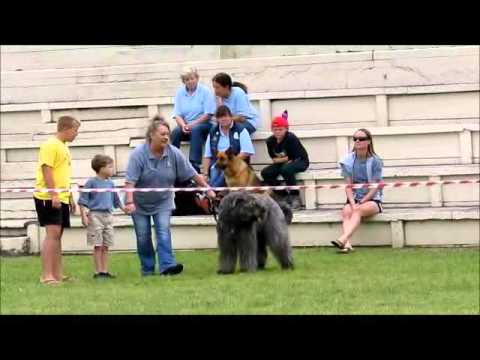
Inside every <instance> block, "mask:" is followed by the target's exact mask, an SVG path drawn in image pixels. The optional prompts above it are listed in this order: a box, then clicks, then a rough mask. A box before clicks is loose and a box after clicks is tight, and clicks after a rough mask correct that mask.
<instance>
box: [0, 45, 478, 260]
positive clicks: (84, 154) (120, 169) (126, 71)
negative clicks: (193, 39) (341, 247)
mask: <svg viewBox="0 0 480 360" xmlns="http://www.w3.org/2000/svg"><path fill="white" fill-rule="evenodd" d="M478 56H479V47H478V46H462V47H443V48H427V49H412V50H410V49H409V50H394V51H384V50H379V51H368V52H356V53H342V54H320V55H308V56H287V57H268V58H249V59H230V60H208V59H202V60H201V61H197V62H186V61H184V62H164V63H162V62H161V60H160V61H159V63H155V64H141V65H140V64H138V65H135V64H129V65H117V66H110V67H106V66H103V67H91V68H74V69H69V68H64V69H55V70H54V69H42V70H38V69H35V68H32V70H26V71H21V72H15V71H13V70H7V71H2V101H1V105H0V111H1V133H0V160H1V161H0V163H1V176H0V180H1V186H2V187H10V188H14V187H33V184H34V174H35V167H36V159H37V156H38V146H39V144H40V143H41V142H42V141H43V140H44V139H46V138H48V137H49V136H51V134H53V133H54V132H55V127H56V124H55V121H56V120H57V119H58V117H59V116H61V115H63V114H73V115H74V116H76V117H77V118H79V119H80V120H81V121H82V127H81V128H80V133H79V136H78V137H77V139H76V140H75V141H74V143H72V144H70V148H71V152H72V157H73V161H72V166H73V180H74V183H75V185H78V186H82V185H83V184H84V182H85V181H86V179H87V178H88V177H90V176H92V175H93V174H94V173H93V171H92V170H91V168H90V160H91V158H92V156H93V155H94V154H97V153H105V154H108V155H110V156H112V157H113V158H114V159H115V166H116V175H115V182H116V184H117V186H122V184H123V175H124V172H125V167H126V162H127V159H128V154H129V153H130V152H131V150H132V148H133V147H134V146H135V145H137V144H138V143H140V142H142V141H143V137H144V133H145V128H146V124H147V121H148V119H149V118H150V117H151V116H153V115H154V114H156V113H161V114H163V115H165V116H166V117H167V118H168V120H169V121H170V122H171V123H172V124H174V121H173V120H172V119H171V117H170V115H171V111H172V108H173V105H172V102H173V98H172V96H173V93H174V90H175V88H176V87H177V86H178V85H179V80H178V73H179V71H180V69H181V67H183V66H185V65H187V64H190V65H194V66H196V67H197V68H198V69H199V72H200V76H201V81H203V82H204V83H206V84H207V85H209V86H210V82H209V79H210V78H211V77H212V76H213V75H214V74H215V73H216V72H219V71H226V72H229V73H231V74H233V77H234V79H235V80H239V81H242V82H244V83H246V84H247V85H248V87H249V95H250V98H251V99H252V101H253V103H254V106H256V107H257V109H258V110H259V113H260V114H261V117H262V120H263V126H262V128H261V129H259V131H257V132H256V133H255V134H254V137H253V138H254V145H255V148H256V155H255V157H254V158H253V161H252V163H253V166H254V168H255V169H256V170H257V171H259V170H260V169H261V168H262V167H263V166H265V165H266V164H268V163H270V159H269V157H268V154H267V151H266V147H265V144H264V140H265V139H266V138H267V137H268V136H269V135H270V132H269V131H268V127H269V124H270V119H271V118H272V114H280V113H281V112H282V111H283V110H284V109H288V111H289V117H290V123H291V130H292V131H294V132H295V133H296V134H297V136H299V137H300V138H301V140H302V143H303V144H304V145H305V147H306V148H307V151H308V152H309V155H310V160H311V166H310V169H309V170H308V171H307V172H305V173H303V174H300V175H299V176H298V178H299V182H300V183H301V184H306V185H312V184H326V183H328V184H331V183H341V182H342V179H341V177H340V173H339V171H338V168H337V162H338V160H339V159H340V158H341V157H343V155H344V154H345V153H346V152H347V151H349V150H351V148H352V139H351V136H352V134H353V132H354V131H355V130H356V129H357V128H359V127H366V128H368V129H369V130H371V132H372V134H373V136H374V145H375V150H376V152H377V153H378V154H379V155H380V156H381V157H382V158H383V160H384V165H385V168H384V175H385V181H386V182H389V181H424V180H454V179H478V178H479V162H480V154H479V152H480V149H479V146H480V145H479V107H480V105H479V90H480V87H479V65H478ZM182 149H183V150H184V151H185V152H186V151H187V150H188V146H182ZM384 193H385V209H386V211H385V213H384V214H380V215H377V216H375V217H374V218H372V219H370V220H369V221H368V226H365V229H361V230H360V232H359V233H358V234H356V235H355V239H354V241H355V242H356V243H357V244H360V245H391V246H403V245H407V246H408V245H422V244H423V245H455V244H456V245H478V242H479V240H478V226H476V225H478V219H479V215H478V206H479V191H478V184H477V185H475V184H466V185H444V186H432V187H428V188H427V187H414V188H397V189H389V188H386V189H385V190H384ZM77 195H78V194H77ZM302 196H303V201H304V204H305V207H306V209H307V210H304V211H300V212H297V213H296V214H295V220H294V224H293V225H292V226H291V230H290V231H291V235H292V242H293V243H294V245H298V246H314V245H328V244H329V239H330V238H331V237H333V236H336V235H335V234H338V233H339V232H340V225H341V223H340V216H339V212H338V209H339V208H340V207H341V205H342V203H343V202H344V199H345V195H344V190H342V189H333V190H324V189H317V190H313V189H308V190H306V191H305V192H304V193H303V194H302ZM0 201H1V203H0V205H1V206H0V210H1V214H0V220H1V226H0V231H1V233H0V235H1V239H2V241H1V243H2V249H4V250H5V249H8V248H11V249H19V250H18V251H20V252H21V251H24V252H25V251H26V252H38V249H39V248H38V246H39V241H40V239H41V238H42V236H41V229H40V228H38V226H37V225H36V223H35V220H36V215H35V212H34V207H33V202H32V200H31V194H2V198H1V200H0ZM116 216H117V219H118V222H117V225H118V229H117V233H118V238H119V245H118V247H116V249H118V250H128V249H134V248H135V244H134V242H132V241H133V239H134V236H133V230H132V229H131V223H130V222H129V221H130V220H129V219H128V218H127V217H125V216H122V215H120V213H118V214H117V215H116ZM212 221H213V219H211V218H208V217H195V218H194V217H187V218H175V219H174V220H173V234H174V235H173V237H174V245H175V247H176V248H203V247H207V248H208V247H214V245H215V241H216V238H215V234H214V228H213V223H212ZM73 224H74V227H73V228H72V229H69V230H67V232H66V236H67V237H66V239H68V240H66V241H65V242H64V250H65V251H87V250H88V249H87V248H86V244H85V241H84V231H83V230H82V229H81V228H80V225H79V224H80V223H79V218H76V217H73ZM75 224H76V225H75ZM475 227H476V228H477V230H475ZM426 229H429V230H426ZM440 229H448V232H449V233H445V230H443V231H441V230H440ZM425 231H427V232H426V233H425V234H428V231H430V234H435V236H434V238H433V239H430V240H426V239H425V236H423V235H422V232H425ZM312 234H315V235H312ZM399 234H400V235H399ZM401 234H403V235H401ZM82 236H83V237H82ZM430 237H432V236H430ZM399 239H403V240H401V241H400V240H399ZM13 244H15V245H13ZM35 244H36V245H35ZM399 244H400V245H399ZM22 249H23V250H22Z"/></svg>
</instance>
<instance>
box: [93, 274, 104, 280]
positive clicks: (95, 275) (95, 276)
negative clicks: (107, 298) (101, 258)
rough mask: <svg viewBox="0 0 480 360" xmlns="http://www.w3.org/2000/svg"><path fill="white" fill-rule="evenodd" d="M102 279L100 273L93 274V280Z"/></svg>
mask: <svg viewBox="0 0 480 360" xmlns="http://www.w3.org/2000/svg"><path fill="white" fill-rule="evenodd" d="M101 277H102V273H95V274H93V278H94V279H98V278H101Z"/></svg>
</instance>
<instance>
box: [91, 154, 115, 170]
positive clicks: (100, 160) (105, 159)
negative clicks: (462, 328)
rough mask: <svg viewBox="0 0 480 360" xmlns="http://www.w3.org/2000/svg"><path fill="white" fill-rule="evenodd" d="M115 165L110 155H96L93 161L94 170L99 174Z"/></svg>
mask: <svg viewBox="0 0 480 360" xmlns="http://www.w3.org/2000/svg"><path fill="white" fill-rule="evenodd" d="M108 164H113V159H112V158H111V157H110V156H108V155H103V154H99V155H95V156H94V157H93V159H92V169H93V170H94V171H95V172H96V173H97V174H98V172H99V171H100V169H101V168H102V167H105V166H107V165H108Z"/></svg>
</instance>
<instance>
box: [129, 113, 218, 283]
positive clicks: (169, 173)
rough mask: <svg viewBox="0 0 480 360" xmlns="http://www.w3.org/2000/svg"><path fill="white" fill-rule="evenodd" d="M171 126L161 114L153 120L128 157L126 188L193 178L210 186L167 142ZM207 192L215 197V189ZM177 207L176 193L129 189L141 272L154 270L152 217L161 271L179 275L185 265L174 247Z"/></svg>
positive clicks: (166, 185)
mask: <svg viewBox="0 0 480 360" xmlns="http://www.w3.org/2000/svg"><path fill="white" fill-rule="evenodd" d="M169 137H170V126H169V125H168V123H167V122H166V121H165V120H164V119H163V118H162V117H160V116H156V117H154V118H153V119H152V120H151V123H150V125H149V127H148V128H147V134H146V142H145V143H144V144H141V145H139V146H137V147H136V148H135V150H133V152H132V153H131V154H130V156H129V158H128V164H127V173H126V178H125V188H126V189H129V188H171V187H173V186H174V184H175V182H176V181H180V182H182V181H186V180H189V179H193V180H194V181H195V182H196V183H197V184H198V185H200V186H202V187H208V184H207V183H206V182H205V180H204V179H203V177H202V176H201V175H198V173H197V172H196V171H195V170H194V169H193V167H192V166H191V164H190V163H189V162H188V161H187V159H186V158H185V156H183V153H182V152H181V151H180V150H179V149H177V148H175V147H174V146H172V145H170V144H169V143H168V139H169ZM207 195H208V196H209V197H211V198H215V193H214V192H213V191H211V190H210V191H208V192H207ZM174 207H175V203H174V197H173V193H172V192H169V191H164V192H153V191H149V192H133V193H132V192H127V199H126V202H125V210H126V212H127V213H128V214H131V215H132V220H133V226H134V229H135V234H136V236H137V251H138V256H139V258H140V263H141V272H142V275H144V276H147V275H153V274H154V273H155V251H154V248H153V245H152V233H151V229H152V225H151V222H152V220H153V224H154V229H155V235H156V240H157V257H158V267H159V270H160V274H162V275H176V274H179V273H180V272H182V270H183V265H182V264H177V263H176V261H175V256H174V254H173V250H172V237H171V232H170V215H171V213H172V209H173V208H174Z"/></svg>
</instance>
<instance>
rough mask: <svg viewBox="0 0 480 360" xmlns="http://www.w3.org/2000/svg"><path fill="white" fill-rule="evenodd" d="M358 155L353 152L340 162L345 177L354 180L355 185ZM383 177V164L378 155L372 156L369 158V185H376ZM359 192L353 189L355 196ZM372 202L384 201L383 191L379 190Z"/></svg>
mask: <svg viewBox="0 0 480 360" xmlns="http://www.w3.org/2000/svg"><path fill="white" fill-rule="evenodd" d="M356 158H357V154H356V153H355V152H354V151H352V152H350V153H348V154H347V155H346V156H345V157H344V158H343V159H342V160H341V161H340V162H339V165H340V168H341V169H342V176H343V177H350V178H352V182H353V183H354V184H355V176H354V175H355V174H354V171H353V168H354V164H355V160H356ZM382 177H383V162H382V159H380V158H379V157H378V156H377V155H372V156H369V157H368V158H367V178H368V182H369V183H375V182H377V181H379V180H382ZM357 190H360V189H353V192H354V194H355V195H356V194H357V192H358V191H357ZM372 200H379V201H383V189H378V190H377V192H376V193H375V194H374V195H373V198H372Z"/></svg>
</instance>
